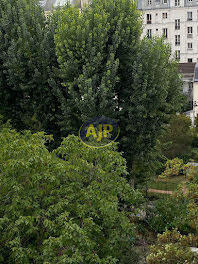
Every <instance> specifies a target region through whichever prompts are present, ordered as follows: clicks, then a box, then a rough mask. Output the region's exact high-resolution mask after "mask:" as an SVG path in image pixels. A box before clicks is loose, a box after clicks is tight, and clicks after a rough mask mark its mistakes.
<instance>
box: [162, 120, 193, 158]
mask: <svg viewBox="0 0 198 264" xmlns="http://www.w3.org/2000/svg"><path fill="white" fill-rule="evenodd" d="M192 140H193V130H192V128H191V120H190V118H188V117H186V116H185V115H172V116H171V118H170V121H169V125H168V126H167V127H166V130H165V131H164V134H163V136H162V138H161V141H162V142H170V145H169V147H168V148H167V149H166V150H165V151H164V154H165V155H166V156H167V157H168V158H170V159H173V158H176V157H181V158H182V157H183V156H186V155H188V154H189V153H190V151H191V146H192Z"/></svg>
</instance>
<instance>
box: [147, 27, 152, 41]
mask: <svg viewBox="0 0 198 264" xmlns="http://www.w3.org/2000/svg"><path fill="white" fill-rule="evenodd" d="M147 38H148V39H151V38H152V29H147Z"/></svg>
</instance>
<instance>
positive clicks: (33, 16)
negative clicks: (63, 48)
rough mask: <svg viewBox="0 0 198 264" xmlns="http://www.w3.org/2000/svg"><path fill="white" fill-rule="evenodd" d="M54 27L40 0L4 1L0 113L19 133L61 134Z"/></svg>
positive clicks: (0, 17) (0, 19)
mask: <svg viewBox="0 0 198 264" xmlns="http://www.w3.org/2000/svg"><path fill="white" fill-rule="evenodd" d="M56 67H57V59H56V55H55V44H54V26H53V24H52V23H51V20H50V19H49V20H48V21H46V18H45V15H44V12H43V11H42V9H41V7H40V6H39V5H38V1H37V0H10V1H6V0H0V98H1V100H0V113H1V114H3V116H4V118H5V119H10V120H11V121H12V124H13V125H14V127H16V128H17V129H27V128H29V129H32V130H34V131H35V130H36V131H38V130H45V131H46V132H48V133H53V134H54V135H56V134H59V131H58V127H55V126H56V115H57V114H58V101H57V99H56V96H55V94H56V92H57V90H58V89H59V88H60V84H59V78H58V76H57V70H55V69H56Z"/></svg>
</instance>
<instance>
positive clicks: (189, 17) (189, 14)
mask: <svg viewBox="0 0 198 264" xmlns="http://www.w3.org/2000/svg"><path fill="white" fill-rule="evenodd" d="M187 20H188V21H191V20H192V12H187Z"/></svg>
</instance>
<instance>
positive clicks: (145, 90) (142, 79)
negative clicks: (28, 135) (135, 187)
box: [55, 0, 181, 176]
mask: <svg viewBox="0 0 198 264" xmlns="http://www.w3.org/2000/svg"><path fill="white" fill-rule="evenodd" d="M140 35H141V17H140V12H139V11H137V9H136V4H134V3H132V1H130V0H116V1H114V0H109V1H105V0H100V1H99V0H93V1H92V3H91V5H90V7H89V8H86V9H83V10H82V11H81V12H79V10H77V9H73V8H71V7H70V6H69V5H68V6H67V7H66V8H64V9H62V10H61V12H60V14H59V21H58V25H57V30H56V34H55V42H56V50H57V56H58V62H59V65H60V68H61V73H62V78H63V84H64V87H65V91H66V93H67V97H66V98H65V96H61V95H60V97H59V100H60V101H61V105H62V108H61V109H62V113H63V114H62V123H61V124H62V125H61V126H62V129H63V131H66V132H69V131H72V132H74V133H77V131H78V129H79V127H80V125H81V124H82V122H84V121H86V120H88V119H89V118H92V117H94V116H100V115H106V116H109V117H111V118H114V119H116V120H118V121H119V123H120V128H121V134H120V142H121V149H122V150H124V153H125V157H126V158H127V161H128V164H129V167H130V169H131V168H132V169H133V176H134V173H135V169H134V167H135V166H136V165H135V164H136V163H140V162H143V161H144V160H148V159H149V158H148V156H151V155H152V154H151V152H152V149H153V147H154V146H155V145H156V139H157V138H158V136H159V134H160V131H161V128H162V125H163V124H164V123H165V122H166V121H167V114H169V113H171V112H174V111H175V110H176V109H178V107H179V102H180V95H181V80H180V78H179V75H178V67H177V64H176V63H175V62H174V61H172V60H171V59H170V54H171V53H170V47H169V46H168V45H166V44H164V43H163V40H162V39H152V40H147V39H144V40H140ZM145 167H146V166H145Z"/></svg>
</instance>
